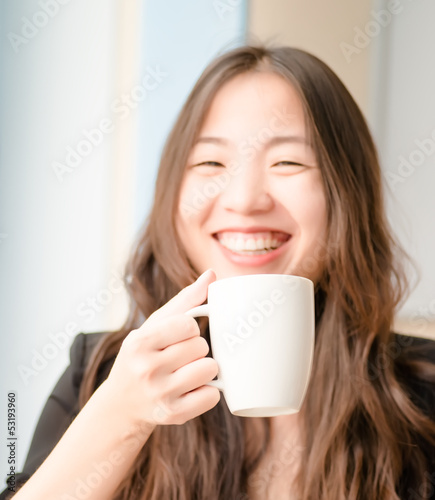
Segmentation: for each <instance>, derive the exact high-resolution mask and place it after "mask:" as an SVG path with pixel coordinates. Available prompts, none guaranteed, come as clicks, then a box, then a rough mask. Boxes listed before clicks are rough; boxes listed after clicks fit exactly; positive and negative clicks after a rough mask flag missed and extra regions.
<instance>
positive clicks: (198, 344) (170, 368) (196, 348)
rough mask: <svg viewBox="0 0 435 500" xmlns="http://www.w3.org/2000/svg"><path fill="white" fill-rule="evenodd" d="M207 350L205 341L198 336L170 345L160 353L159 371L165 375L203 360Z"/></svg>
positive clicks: (208, 348) (207, 346)
mask: <svg viewBox="0 0 435 500" xmlns="http://www.w3.org/2000/svg"><path fill="white" fill-rule="evenodd" d="M192 319H193V318H192ZM209 350H210V347H209V345H208V344H207V341H206V340H205V338H203V337H200V336H196V337H192V338H189V339H187V340H184V341H182V342H178V343H177V344H173V345H170V346H169V347H167V348H166V349H164V350H163V351H161V354H160V363H161V369H162V371H164V372H166V373H172V372H174V371H176V370H178V369H179V368H181V367H183V366H185V365H187V364H188V363H192V362H193V361H196V360H197V359H201V358H204V357H205V356H207V354H208V352H209Z"/></svg>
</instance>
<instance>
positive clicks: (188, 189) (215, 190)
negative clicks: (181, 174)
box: [178, 175, 222, 219]
mask: <svg viewBox="0 0 435 500" xmlns="http://www.w3.org/2000/svg"><path fill="white" fill-rule="evenodd" d="M221 190H222V188H221V186H220V185H219V183H218V182H216V180H215V179H213V178H210V177H198V176H194V175H186V177H185V179H184V181H183V183H182V185H181V189H180V197H179V204H178V210H179V212H180V213H181V214H182V215H183V216H184V217H187V218H188V219H192V218H198V217H199V218H200V216H201V215H204V213H206V212H207V210H208V209H209V207H210V206H211V204H212V202H213V200H214V198H216V196H218V195H219V193H220V192H221Z"/></svg>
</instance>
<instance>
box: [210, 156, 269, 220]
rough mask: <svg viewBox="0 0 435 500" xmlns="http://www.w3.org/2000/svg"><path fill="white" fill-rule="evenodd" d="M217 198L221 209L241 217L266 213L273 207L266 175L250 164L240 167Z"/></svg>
mask: <svg viewBox="0 0 435 500" xmlns="http://www.w3.org/2000/svg"><path fill="white" fill-rule="evenodd" d="M219 198H220V203H221V205H222V206H223V208H225V209H226V210H229V211H233V212H237V213H240V214H242V215H253V214H257V213H264V212H268V211H269V210H271V209H272V208H273V206H274V200H273V197H272V196H271V194H270V192H269V187H268V183H267V176H266V173H265V172H263V171H262V169H261V168H257V165H252V164H250V165H244V166H241V167H240V168H238V169H237V172H235V173H233V174H232V175H231V178H230V181H229V183H228V185H227V186H226V188H225V189H224V190H223V192H222V193H221V195H220V197H219Z"/></svg>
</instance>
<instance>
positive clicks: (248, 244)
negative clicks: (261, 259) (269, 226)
mask: <svg viewBox="0 0 435 500" xmlns="http://www.w3.org/2000/svg"><path fill="white" fill-rule="evenodd" d="M245 249H246V250H257V244H256V243H255V240H254V238H248V239H247V240H246V243H245ZM258 250H260V249H258Z"/></svg>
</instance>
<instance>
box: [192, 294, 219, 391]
mask: <svg viewBox="0 0 435 500" xmlns="http://www.w3.org/2000/svg"><path fill="white" fill-rule="evenodd" d="M184 314H187V315H188V316H192V318H199V317H201V316H207V317H209V316H210V308H209V305H208V304H203V305H202V306H197V307H193V308H192V309H189V310H188V311H186V312H185V313H184ZM204 385H210V386H212V387H216V388H217V389H219V390H220V391H223V390H224V386H223V384H222V380H220V379H219V378H218V379H217V380H211V381H210V382H207V383H206V384H204Z"/></svg>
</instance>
